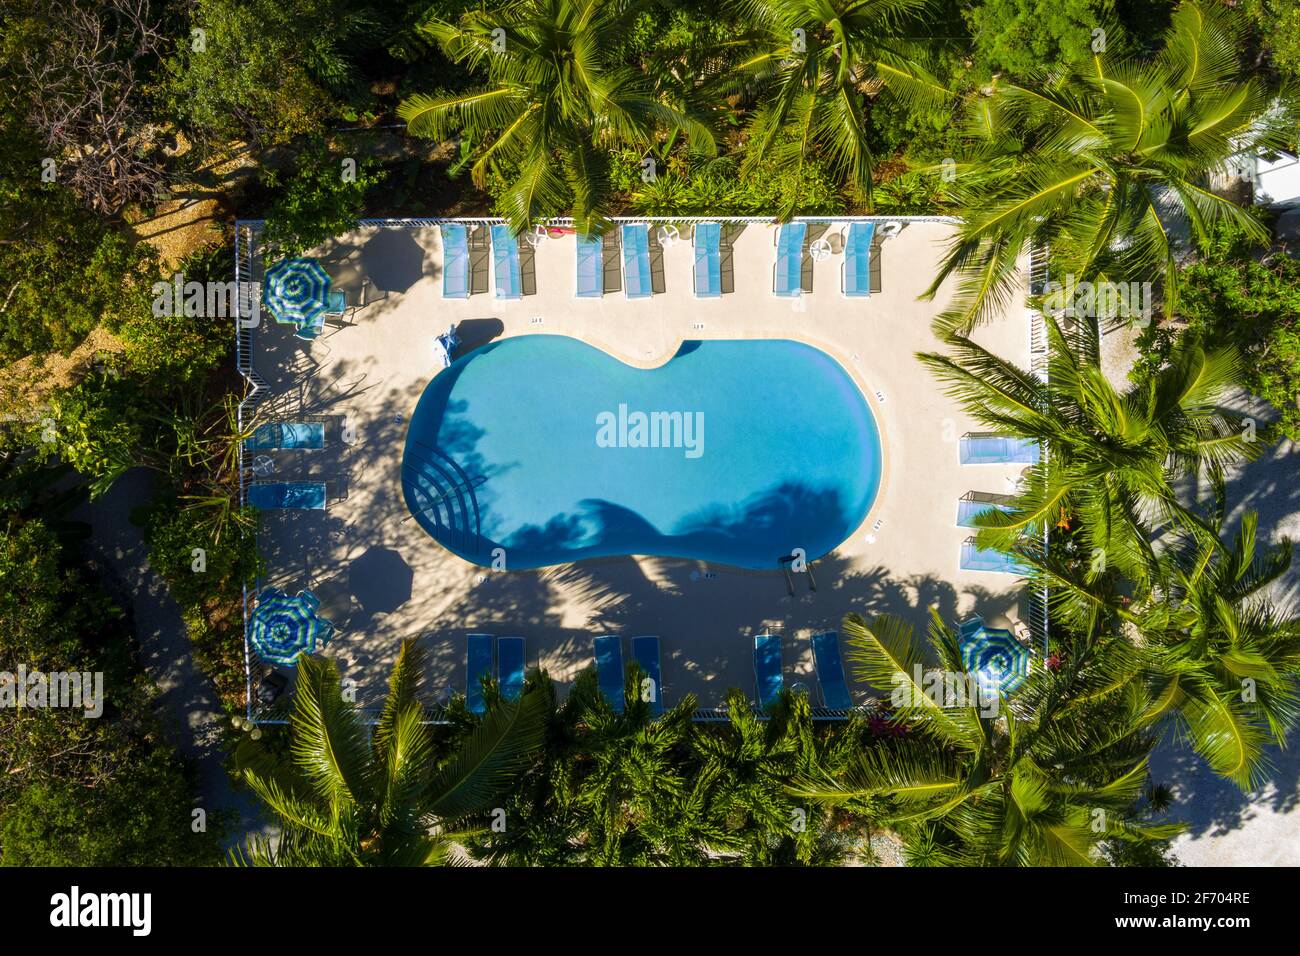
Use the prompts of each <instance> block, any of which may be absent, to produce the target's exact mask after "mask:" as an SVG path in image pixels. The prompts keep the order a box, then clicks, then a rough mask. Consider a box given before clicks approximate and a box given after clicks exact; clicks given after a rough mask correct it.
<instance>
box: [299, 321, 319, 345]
mask: <svg viewBox="0 0 1300 956" xmlns="http://www.w3.org/2000/svg"><path fill="white" fill-rule="evenodd" d="M324 328H325V324H324V322H322V323H321V324H319V325H300V326H298V328H296V329H294V332H293V337H294V338H295V339H302V340H303V341H304V342H310V341H311V340H312V339H316V338H319V337H320V334H321V332H322V331H323V330H324Z"/></svg>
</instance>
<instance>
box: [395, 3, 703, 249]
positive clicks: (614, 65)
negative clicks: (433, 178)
mask: <svg viewBox="0 0 1300 956" xmlns="http://www.w3.org/2000/svg"><path fill="white" fill-rule="evenodd" d="M644 7H645V4H644V3H643V2H639V0H515V2H511V3H506V4H502V5H494V7H493V9H492V10H491V11H471V12H469V13H467V14H465V15H464V16H463V17H462V18H461V19H460V21H459V22H458V23H456V24H451V23H447V22H445V21H442V20H439V19H437V18H436V17H433V18H430V19H428V20H426V21H425V22H424V23H423V24H422V25H421V27H420V30H421V31H422V32H423V33H424V34H426V35H427V36H429V37H431V38H432V39H434V40H436V41H437V42H438V43H439V44H441V46H442V48H443V50H444V51H445V52H446V54H447V56H449V57H450V58H451V59H452V60H453V61H454V62H456V63H461V64H465V65H466V66H467V67H469V68H470V70H472V71H483V72H486V74H487V82H486V84H485V85H483V86H481V87H479V88H477V89H473V90H469V91H468V92H464V93H456V94H452V95H448V96H428V95H424V94H417V95H414V96H410V97H407V99H406V100H405V101H403V103H402V105H401V106H400V107H399V109H398V114H399V115H400V116H401V117H402V119H404V120H406V122H407V127H408V129H409V130H410V131H411V133H413V134H415V135H417V136H432V137H437V138H446V137H448V136H451V135H453V134H456V133H460V134H462V135H464V136H466V137H468V139H469V140H470V141H471V142H472V143H474V144H476V152H477V158H476V159H475V160H474V163H473V165H472V167H471V174H472V176H473V180H474V182H475V184H476V185H478V186H479V187H484V186H485V185H486V184H487V180H488V177H489V175H490V174H493V173H495V174H497V175H500V176H503V177H504V178H505V179H506V180H507V181H508V183H509V185H508V188H507V189H506V191H505V194H504V196H503V198H502V200H501V201H502V202H503V203H504V205H505V209H506V213H507V215H508V218H509V221H510V223H511V225H512V226H513V227H514V228H515V229H516V230H517V231H518V230H522V229H524V228H526V227H527V226H528V224H529V223H530V222H532V221H534V220H536V219H538V218H542V217H546V216H552V215H558V214H560V213H562V212H563V211H564V210H566V209H568V208H570V207H571V208H572V211H573V216H574V219H575V220H576V222H577V226H578V228H579V230H581V231H583V232H595V231H599V230H600V229H601V228H603V226H604V214H605V212H606V203H607V200H608V196H609V175H608V174H609V162H610V156H609V148H610V147H612V146H618V145H626V146H632V147H638V148H648V147H649V146H650V145H651V143H652V142H653V140H654V138H655V135H656V133H657V131H658V130H659V129H661V128H668V129H672V130H682V131H685V133H686V134H687V137H688V140H689V142H690V145H691V147H692V148H693V149H695V150H698V151H700V152H703V153H711V152H713V151H714V150H715V146H714V143H713V138H712V135H711V134H710V132H709V130H708V129H707V127H706V126H705V124H704V123H702V122H701V121H700V120H699V119H697V118H696V117H694V116H691V115H688V114H687V113H686V112H684V111H683V110H681V109H677V108H675V107H673V106H670V105H668V103H666V102H665V100H664V99H663V98H661V97H659V96H657V95H656V93H655V91H654V87H653V84H652V81H651V80H650V79H649V78H647V77H646V76H645V75H644V74H642V73H641V72H640V71H639V70H636V69H634V68H632V67H630V66H627V65H625V64H622V63H618V62H614V61H613V60H612V58H611V55H610V52H611V51H612V50H614V49H616V48H617V47H618V45H619V43H620V42H621V41H622V40H623V39H624V38H625V37H626V36H627V35H628V34H629V33H630V31H631V26H632V22H633V20H634V18H635V17H636V15H637V14H638V13H639V12H640V11H641V10H642V9H643V8H644Z"/></svg>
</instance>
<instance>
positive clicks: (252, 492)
mask: <svg viewBox="0 0 1300 956" xmlns="http://www.w3.org/2000/svg"><path fill="white" fill-rule="evenodd" d="M248 503H249V504H250V505H252V506H253V507H255V508H262V509H272V508H283V509H286V510H295V511H322V510H324V508H325V482H323V481H255V482H253V483H252V484H251V485H249V486H248Z"/></svg>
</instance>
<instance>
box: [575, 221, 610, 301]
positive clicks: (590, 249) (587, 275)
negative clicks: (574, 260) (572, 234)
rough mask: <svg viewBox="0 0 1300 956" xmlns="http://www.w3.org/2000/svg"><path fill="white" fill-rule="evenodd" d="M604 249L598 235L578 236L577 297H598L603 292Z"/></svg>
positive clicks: (603, 244)
mask: <svg viewBox="0 0 1300 956" xmlns="http://www.w3.org/2000/svg"><path fill="white" fill-rule="evenodd" d="M604 251H605V243H604V242H603V241H602V240H601V238H600V236H578V292H577V295H578V298H580V299H598V298H600V297H601V296H602V295H604V294H605V271H604V269H603V267H602V259H603V256H604Z"/></svg>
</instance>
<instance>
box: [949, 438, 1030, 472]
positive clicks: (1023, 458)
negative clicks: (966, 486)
mask: <svg viewBox="0 0 1300 956" xmlns="http://www.w3.org/2000/svg"><path fill="white" fill-rule="evenodd" d="M958 445H959V448H958V453H959V454H960V455H961V463H962V464H963V465H1036V464H1038V442H1036V441H1030V440H1029V439H1025V438H1015V437H1013V436H1011V435H963V436H962V438H961V441H960V442H959V443H958Z"/></svg>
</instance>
